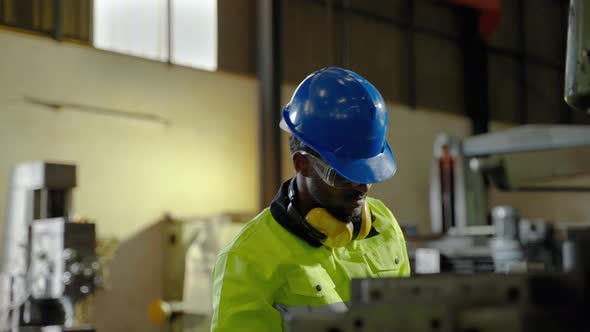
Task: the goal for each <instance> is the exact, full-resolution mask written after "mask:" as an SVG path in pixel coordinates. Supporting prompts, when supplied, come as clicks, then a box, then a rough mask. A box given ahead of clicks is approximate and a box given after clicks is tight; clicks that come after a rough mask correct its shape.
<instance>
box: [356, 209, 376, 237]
mask: <svg viewBox="0 0 590 332" xmlns="http://www.w3.org/2000/svg"><path fill="white" fill-rule="evenodd" d="M372 226H373V222H372V217H371V209H370V208H369V204H368V203H367V202H366V201H365V205H364V206H363V210H362V211H361V227H360V230H359V233H358V235H357V236H356V239H355V240H362V239H364V238H366V237H367V235H369V232H370V231H371V227H372Z"/></svg>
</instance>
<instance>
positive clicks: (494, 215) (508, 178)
mask: <svg viewBox="0 0 590 332" xmlns="http://www.w3.org/2000/svg"><path fill="white" fill-rule="evenodd" d="M580 174H590V127H589V126H559V125H556V126H554V125H526V126H521V127H516V128H512V129H508V130H505V131H499V132H494V133H487V134H482V135H477V136H472V137H468V138H465V139H462V140H459V139H456V138H453V137H450V136H448V135H444V134H443V135H440V136H439V137H438V138H437V139H436V141H435V142H434V159H433V164H432V172H431V186H430V212H431V223H432V224H431V226H432V231H433V233H434V234H436V235H438V238H437V239H436V240H433V241H429V242H428V243H421V244H419V245H418V246H417V248H411V252H410V256H411V257H415V260H414V262H415V267H416V269H414V271H415V272H419V273H420V272H424V273H433V272H444V270H447V271H454V272H467V273H472V272H493V271H496V272H506V271H507V270H506V269H508V268H510V266H509V265H511V264H512V263H515V262H518V261H521V262H522V261H526V260H527V259H528V258H530V256H535V257H534V260H535V261H542V263H543V264H544V267H543V269H546V270H548V271H561V267H562V263H561V261H560V259H561V258H560V257H556V256H555V255H554V254H553V253H551V252H555V251H556V250H555V249H556V248H555V246H561V243H557V242H555V241H553V239H551V238H555V237H556V235H559V236H560V237H561V239H562V240H565V239H566V238H565V235H564V234H567V229H565V228H566V227H564V225H559V224H556V225H552V224H548V223H543V222H538V221H534V220H527V219H523V218H520V217H519V216H518V213H517V212H516V211H515V210H514V209H512V208H510V207H497V208H495V209H490V206H489V203H488V189H489V188H490V187H492V186H493V187H496V188H498V189H499V190H502V191H542V192H589V191H590V187H588V186H584V185H578V184H575V183H574V184H572V183H571V181H569V183H568V184H567V185H563V184H556V183H555V181H548V180H551V179H553V180H554V179H560V178H565V177H568V176H575V175H580ZM586 226H587V225H586ZM568 227H573V226H568ZM558 233H559V234H558ZM490 238H491V239H490ZM523 246H526V248H524V247H523ZM559 250H560V249H558V251H559ZM437 255H440V256H441V257H436V256H437ZM560 255H561V254H560V253H559V254H558V255H557V256H560ZM541 256H542V257H541ZM437 260H438V261H437ZM425 262H426V263H425ZM429 262H435V264H439V265H440V268H433V267H432V264H430V263H429ZM445 264H446V267H445ZM500 265H501V266H500ZM528 267H531V268H534V267H535V265H530V266H528ZM537 267H538V266H537Z"/></svg>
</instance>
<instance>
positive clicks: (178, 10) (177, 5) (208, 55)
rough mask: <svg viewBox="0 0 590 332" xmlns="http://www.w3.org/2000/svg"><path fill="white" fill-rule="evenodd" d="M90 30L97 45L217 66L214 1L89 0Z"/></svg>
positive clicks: (210, 67) (187, 63) (177, 61)
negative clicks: (91, 23) (90, 8)
mask: <svg viewBox="0 0 590 332" xmlns="http://www.w3.org/2000/svg"><path fill="white" fill-rule="evenodd" d="M169 18H170V21H169ZM93 28H94V40H93V43H94V46H95V47H96V48H100V49H106V50H110V51H114V52H119V53H125V54H130V55H135V56H140V57H145V58H148V59H153V60H159V61H170V62H171V63H175V64H179V65H184V66H190V67H195V68H200V69H206V70H211V71H214V70H216V69H217V0H198V1H194V0H125V1H121V0H94V27H93Z"/></svg>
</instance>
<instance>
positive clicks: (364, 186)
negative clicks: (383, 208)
mask: <svg viewBox="0 0 590 332" xmlns="http://www.w3.org/2000/svg"><path fill="white" fill-rule="evenodd" d="M354 189H355V190H358V191H360V192H362V193H363V194H366V193H367V192H369V189H371V184H367V183H355V184H354Z"/></svg>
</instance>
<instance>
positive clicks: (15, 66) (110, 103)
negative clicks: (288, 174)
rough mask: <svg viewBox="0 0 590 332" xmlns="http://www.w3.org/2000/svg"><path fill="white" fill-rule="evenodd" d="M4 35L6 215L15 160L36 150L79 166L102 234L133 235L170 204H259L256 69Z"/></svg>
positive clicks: (236, 207) (80, 206)
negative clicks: (54, 106)
mask: <svg viewBox="0 0 590 332" xmlns="http://www.w3.org/2000/svg"><path fill="white" fill-rule="evenodd" d="M0 45H2V48H1V51H0V215H1V216H2V217H1V218H0V225H2V223H3V222H4V213H5V205H6V192H7V186H8V183H7V181H8V176H9V172H10V168H11V167H12V166H13V165H14V164H15V163H19V162H23V161H27V160H36V159H46V160H53V161H67V162H72V163H75V164H76V165H77V166H78V188H77V189H76V190H75V192H74V200H75V211H76V212H78V213H80V214H82V215H84V216H87V217H90V218H92V219H94V220H96V223H97V227H98V232H99V234H101V235H112V236H117V237H118V238H120V239H124V238H126V237H129V236H130V235H131V234H133V233H135V232H138V231H139V230H141V229H142V228H143V227H146V226H147V225H148V224H149V223H151V222H154V221H155V220H156V219H158V218H159V217H160V216H161V215H162V214H163V213H164V212H166V211H171V212H172V213H175V214H178V215H210V214H213V213H218V212H221V211H228V210H229V211H253V210H255V209H256V208H257V207H258V202H257V200H258V195H257V192H258V171H257V168H258V161H257V142H256V132H257V131H256V125H257V124H256V112H257V90H256V87H257V85H256V82H255V80H253V79H252V78H248V77H245V76H236V75H230V74H224V73H209V72H204V71H199V70H193V69H189V68H183V67H178V66H168V65H166V64H163V63H157V62H152V61H147V60H142V59H139V58H133V57H128V56H124V55H119V54H113V53H108V52H103V51H97V50H95V49H92V48H90V47H85V46H78V45H74V44H69V43H62V44H59V43H56V42H54V41H52V40H50V39H47V38H40V37H36V36H31V35H27V34H21V33H15V32H12V31H7V30H0ZM24 95H28V96H35V97H39V98H47V99H51V100H57V101H67V102H73V103H79V104H89V105H95V106H101V107H107V108H114V109H120V110H128V111H134V112H141V113H152V114H156V115H158V116H161V117H164V118H167V119H169V120H170V121H171V124H170V125H169V126H167V127H166V126H163V125H161V124H158V123H153V122H148V121H140V120H134V119H127V118H121V117H112V116H102V115H96V114H88V113H80V112H75V111H72V110H67V109H66V110H64V111H62V112H53V111H50V110H49V109H48V108H45V107H43V106H36V105H31V104H28V103H26V102H24V101H23V96H24ZM1 228H2V227H0V232H1Z"/></svg>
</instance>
